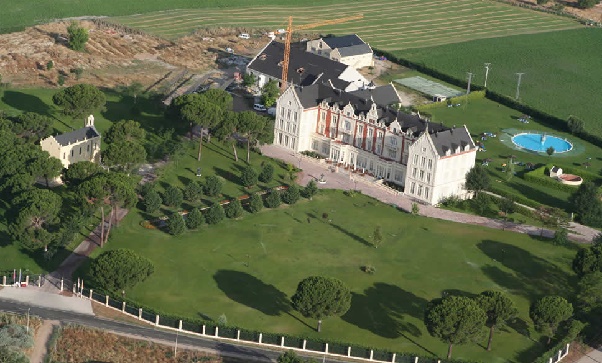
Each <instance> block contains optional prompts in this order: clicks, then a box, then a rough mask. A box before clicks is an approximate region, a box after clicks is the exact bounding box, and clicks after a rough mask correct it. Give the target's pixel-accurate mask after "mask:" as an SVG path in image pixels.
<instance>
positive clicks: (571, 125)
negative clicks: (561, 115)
mask: <svg viewBox="0 0 602 363" xmlns="http://www.w3.org/2000/svg"><path fill="white" fill-rule="evenodd" d="M566 126H567V127H568V129H569V131H570V132H571V134H573V135H578V134H580V133H582V132H583V130H584V128H585V124H584V122H583V120H582V119H580V118H579V117H577V116H573V115H571V116H569V118H568V119H567V120H566Z"/></svg>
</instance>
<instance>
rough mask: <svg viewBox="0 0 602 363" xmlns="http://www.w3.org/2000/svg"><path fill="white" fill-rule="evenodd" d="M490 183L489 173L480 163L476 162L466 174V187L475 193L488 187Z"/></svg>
mask: <svg viewBox="0 0 602 363" xmlns="http://www.w3.org/2000/svg"><path fill="white" fill-rule="evenodd" d="M490 183H491V181H490V179H489V174H488V173H487V170H486V169H485V167H484V166H482V165H481V164H476V165H475V166H473V167H472V169H470V170H469V171H468V173H467V174H466V189H467V190H470V191H472V192H474V193H475V194H479V192H480V191H482V190H485V189H487V188H489V184H490Z"/></svg>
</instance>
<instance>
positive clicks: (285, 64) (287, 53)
mask: <svg viewBox="0 0 602 363" xmlns="http://www.w3.org/2000/svg"><path fill="white" fill-rule="evenodd" d="M363 17H364V15H362V14H359V15H354V16H348V17H345V18H339V19H333V20H326V21H321V22H318V23H311V24H305V25H299V26H297V27H295V29H293V17H292V16H289V17H288V27H287V28H286V38H285V41H284V60H283V61H282V77H281V79H282V85H281V87H280V88H281V90H284V89H286V86H287V79H288V63H289V60H290V57H291V39H292V36H293V31H298V30H306V29H312V28H317V27H320V26H325V25H332V24H340V23H346V22H348V21H352V20H358V19H362V18H363Z"/></svg>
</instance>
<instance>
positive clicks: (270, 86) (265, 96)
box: [261, 80, 280, 107]
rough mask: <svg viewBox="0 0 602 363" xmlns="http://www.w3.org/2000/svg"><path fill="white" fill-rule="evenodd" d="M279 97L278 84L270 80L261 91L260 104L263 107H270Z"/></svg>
mask: <svg viewBox="0 0 602 363" xmlns="http://www.w3.org/2000/svg"><path fill="white" fill-rule="evenodd" d="M278 96H280V89H279V88H278V82H276V81H274V80H271V81H269V82H268V83H266V84H265V85H264V86H263V88H262V89H261V102H262V103H263V104H264V106H265V107H272V106H273V105H274V104H275V103H276V100H277V99H278Z"/></svg>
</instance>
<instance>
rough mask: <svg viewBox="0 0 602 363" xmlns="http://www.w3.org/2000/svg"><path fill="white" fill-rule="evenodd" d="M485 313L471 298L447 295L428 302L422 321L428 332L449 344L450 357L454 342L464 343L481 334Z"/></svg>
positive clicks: (448, 354)
mask: <svg viewBox="0 0 602 363" xmlns="http://www.w3.org/2000/svg"><path fill="white" fill-rule="evenodd" d="M486 321H487V314H486V313H485V312H484V311H483V309H481V308H480V307H479V305H478V304H477V303H476V301H474V300H473V299H470V298H468V297H464V296H448V297H446V298H443V299H436V300H434V301H431V302H430V303H429V306H428V307H427V311H426V314H425V318H424V323H425V325H426V328H427V329H428V331H429V333H430V334H431V335H432V336H434V337H436V338H439V339H440V340H441V341H443V342H445V343H447V344H449V348H448V351H447V358H448V359H449V358H451V356H452V349H453V345H454V344H466V343H468V342H471V341H473V340H475V339H477V338H479V337H480V336H481V333H482V331H483V326H484V325H485V322H486Z"/></svg>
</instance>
